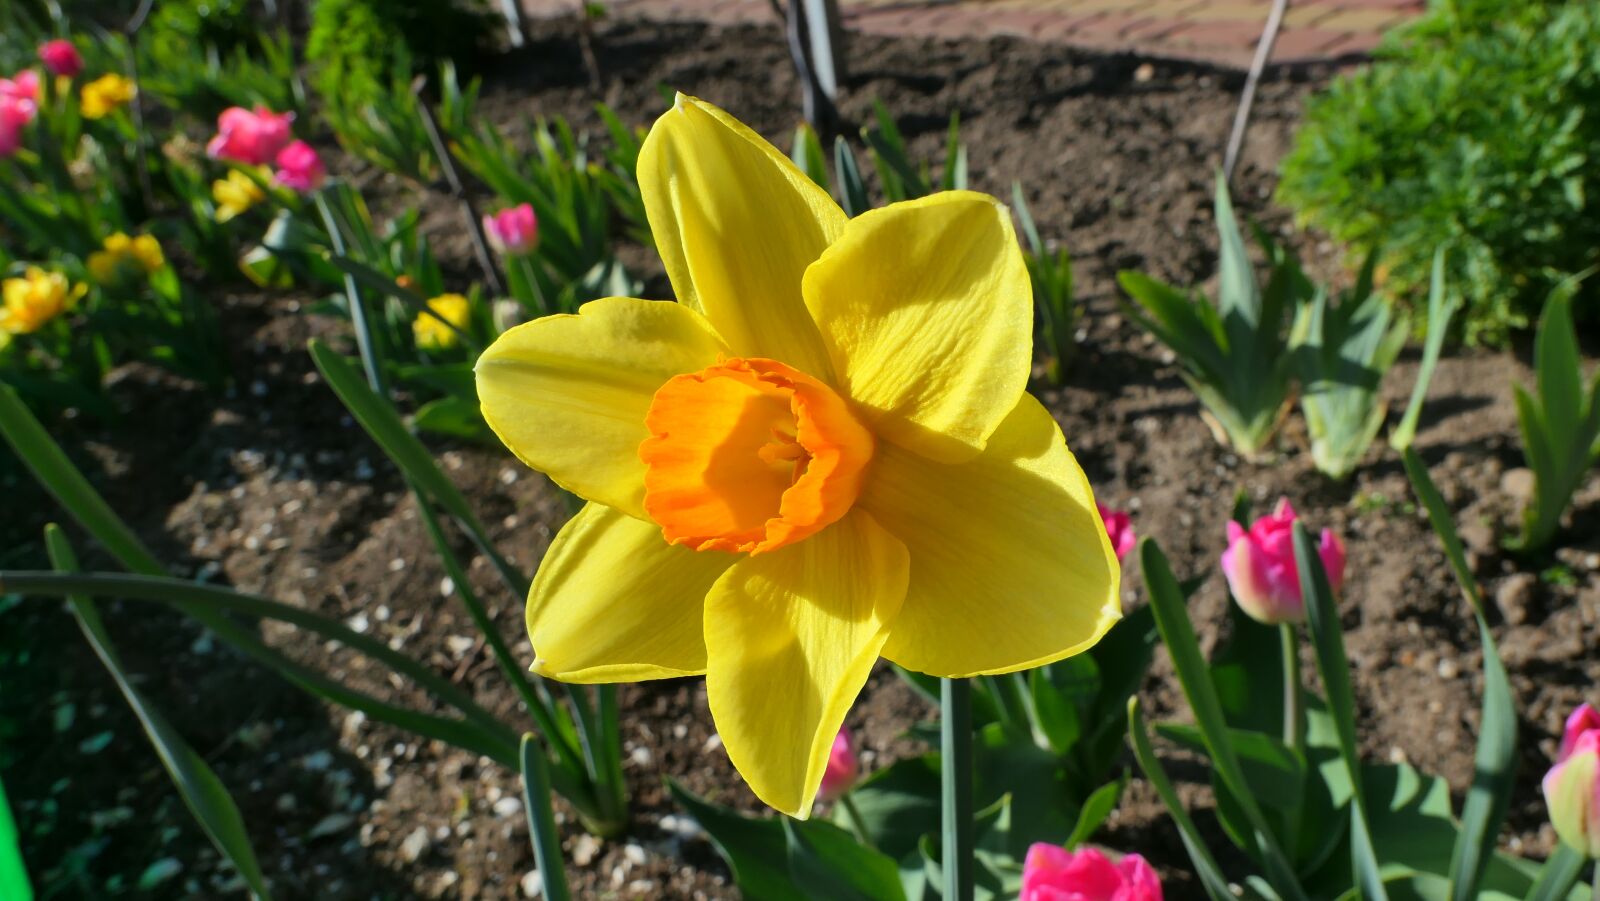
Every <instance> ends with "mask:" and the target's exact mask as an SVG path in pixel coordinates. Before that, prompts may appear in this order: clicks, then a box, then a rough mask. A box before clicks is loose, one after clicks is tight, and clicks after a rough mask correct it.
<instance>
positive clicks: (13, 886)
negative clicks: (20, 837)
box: [0, 783, 33, 901]
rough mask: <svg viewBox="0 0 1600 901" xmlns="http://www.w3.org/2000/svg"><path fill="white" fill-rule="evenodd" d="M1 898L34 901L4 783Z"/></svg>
mask: <svg viewBox="0 0 1600 901" xmlns="http://www.w3.org/2000/svg"><path fill="white" fill-rule="evenodd" d="M0 898H11V899H16V901H33V887H32V886H30V885H29V884H28V868H27V867H26V866H24V865H23V863H22V846H21V845H20V844H19V843H18V841H17V821H16V820H15V819H13V818H12V816H11V805H10V804H8V803H7V802H6V787H5V784H4V783H0Z"/></svg>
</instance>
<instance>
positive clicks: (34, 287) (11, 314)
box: [0, 266, 87, 335]
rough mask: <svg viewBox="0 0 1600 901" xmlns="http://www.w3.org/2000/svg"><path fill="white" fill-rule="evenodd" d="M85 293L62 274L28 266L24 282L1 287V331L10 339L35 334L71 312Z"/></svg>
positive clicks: (11, 280) (8, 282) (9, 281)
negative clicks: (2, 302) (67, 312)
mask: <svg viewBox="0 0 1600 901" xmlns="http://www.w3.org/2000/svg"><path fill="white" fill-rule="evenodd" d="M86 290H87V286H85V285H73V284H71V283H70V282H68V281H67V277H66V276H64V275H62V274H61V273H59V272H45V271H44V270H43V269H40V268H39V267H38V266H29V267H28V271H27V273H26V274H24V275H23V277H22V278H8V279H6V280H5V281H4V282H3V283H0V299H3V300H4V303H5V305H4V306H3V307H0V331H3V332H6V333H7V334H10V335H26V334H29V333H31V332H36V331H38V330H39V329H40V328H41V327H43V326H44V324H45V323H47V322H49V321H50V320H52V319H54V318H56V317H57V316H60V315H61V314H62V313H65V312H66V311H68V310H70V309H72V307H73V305H75V304H76V303H77V302H78V298H80V297H82V296H83V292H84V291H86Z"/></svg>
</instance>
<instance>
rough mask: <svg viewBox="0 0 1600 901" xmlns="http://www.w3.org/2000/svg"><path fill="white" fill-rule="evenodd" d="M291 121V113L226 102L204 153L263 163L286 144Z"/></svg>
mask: <svg viewBox="0 0 1600 901" xmlns="http://www.w3.org/2000/svg"><path fill="white" fill-rule="evenodd" d="M292 122H294V113H275V112H273V111H272V110H269V109H267V108H266V107H264V106H258V107H256V108H255V109H254V110H247V109H245V108H243V107H238V106H230V107H228V108H227V109H225V110H223V111H222V115H220V116H218V117H217V134H216V137H214V138H212V139H211V141H210V142H209V143H207V144H206V155H207V156H209V157H211V158H212V159H219V160H233V161H234V162H236V163H244V164H245V165H246V166H264V165H266V164H267V163H270V162H272V161H273V160H274V159H276V158H277V156H278V154H279V153H280V152H282V150H283V149H284V148H285V147H287V146H289V141H290V140H291V138H292V136H291V135H290V133H289V126H290V123H292Z"/></svg>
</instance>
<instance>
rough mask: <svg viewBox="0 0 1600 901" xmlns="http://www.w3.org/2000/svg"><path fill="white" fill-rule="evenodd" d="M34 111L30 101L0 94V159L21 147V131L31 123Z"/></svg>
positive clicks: (34, 108)
mask: <svg viewBox="0 0 1600 901" xmlns="http://www.w3.org/2000/svg"><path fill="white" fill-rule="evenodd" d="M36 110H37V108H36V107H35V106H34V103H33V101H32V100H21V99H18V98H16V97H11V96H7V95H5V94H0V158H4V157H8V156H10V155H11V154H13V153H16V152H17V150H18V148H20V147H21V146H22V130H23V129H24V128H26V127H27V126H28V123H29V122H32V121H33V116H34V113H35V112H36Z"/></svg>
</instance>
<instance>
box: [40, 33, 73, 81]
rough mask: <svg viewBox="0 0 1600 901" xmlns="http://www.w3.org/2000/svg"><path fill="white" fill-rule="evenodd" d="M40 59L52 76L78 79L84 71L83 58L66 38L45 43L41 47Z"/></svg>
mask: <svg viewBox="0 0 1600 901" xmlns="http://www.w3.org/2000/svg"><path fill="white" fill-rule="evenodd" d="M39 59H40V60H41V61H42V62H43V63H44V67H45V68H46V69H48V70H49V71H50V74H51V75H59V76H61V77H62V78H77V77H78V73H80V72H82V71H83V56H82V55H81V54H80V53H78V48H77V47H74V46H72V42H71V41H69V40H67V39H66V38H57V39H55V40H53V41H45V42H44V43H43V44H41V45H39Z"/></svg>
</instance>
